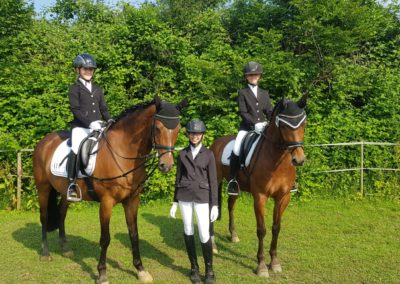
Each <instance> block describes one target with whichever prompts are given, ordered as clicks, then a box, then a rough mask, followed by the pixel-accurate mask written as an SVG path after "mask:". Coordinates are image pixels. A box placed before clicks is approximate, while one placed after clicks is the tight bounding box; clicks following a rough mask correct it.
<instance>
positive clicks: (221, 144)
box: [210, 135, 236, 182]
mask: <svg viewBox="0 0 400 284" xmlns="http://www.w3.org/2000/svg"><path fill="white" fill-rule="evenodd" d="M235 137H236V135H228V136H222V137H219V138H217V139H215V140H214V143H213V144H212V145H211V146H210V150H211V151H212V152H213V153H214V157H215V163H216V167H217V176H218V182H221V180H222V178H223V176H226V175H227V172H228V167H226V166H224V165H223V164H222V153H223V151H224V148H225V146H226V144H228V143H229V141H232V140H234V139H235Z"/></svg>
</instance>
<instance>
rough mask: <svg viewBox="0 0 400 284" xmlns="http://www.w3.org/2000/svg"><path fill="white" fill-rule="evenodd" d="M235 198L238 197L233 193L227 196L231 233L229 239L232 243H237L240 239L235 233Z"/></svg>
mask: <svg viewBox="0 0 400 284" xmlns="http://www.w3.org/2000/svg"><path fill="white" fill-rule="evenodd" d="M237 199H238V196H235V195H230V196H229V197H228V212H229V232H230V233H231V241H232V242H233V243H238V242H239V241H240V240H239V237H238V235H237V233H236V227H235V217H234V210H235V205H236V200H237Z"/></svg>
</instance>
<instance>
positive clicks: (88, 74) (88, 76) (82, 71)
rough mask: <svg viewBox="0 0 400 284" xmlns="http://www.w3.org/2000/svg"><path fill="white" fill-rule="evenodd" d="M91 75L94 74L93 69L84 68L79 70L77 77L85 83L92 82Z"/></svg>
mask: <svg viewBox="0 0 400 284" xmlns="http://www.w3.org/2000/svg"><path fill="white" fill-rule="evenodd" d="M93 74H94V68H86V67H81V68H79V75H80V76H81V77H82V78H83V79H85V80H86V81H90V80H92V78H93Z"/></svg>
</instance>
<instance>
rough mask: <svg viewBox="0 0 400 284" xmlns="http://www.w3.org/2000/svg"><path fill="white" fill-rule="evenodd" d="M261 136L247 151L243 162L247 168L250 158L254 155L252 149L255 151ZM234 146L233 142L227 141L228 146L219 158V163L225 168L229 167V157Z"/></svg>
mask: <svg viewBox="0 0 400 284" xmlns="http://www.w3.org/2000/svg"><path fill="white" fill-rule="evenodd" d="M260 138H261V136H259V137H258V138H257V139H256V141H255V142H254V143H253V145H252V146H251V149H250V151H249V154H248V155H247V157H246V161H245V163H244V164H245V166H246V167H248V166H249V165H250V161H251V158H252V157H253V154H254V149H256V146H257V144H258V142H259V141H260ZM234 145H235V140H232V141H229V142H228V144H226V145H225V147H224V151H223V152H222V157H221V162H222V164H223V165H225V166H229V159H230V157H231V153H232V151H233V146H234Z"/></svg>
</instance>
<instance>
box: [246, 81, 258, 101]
mask: <svg viewBox="0 0 400 284" xmlns="http://www.w3.org/2000/svg"><path fill="white" fill-rule="evenodd" d="M248 86H249V88H250V90H251V91H252V92H253V94H254V96H255V97H256V98H257V91H258V86H257V85H255V86H254V85H251V84H248Z"/></svg>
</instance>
